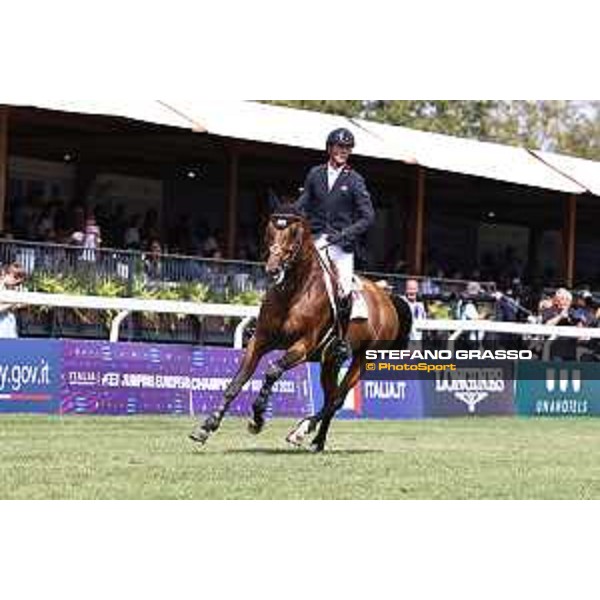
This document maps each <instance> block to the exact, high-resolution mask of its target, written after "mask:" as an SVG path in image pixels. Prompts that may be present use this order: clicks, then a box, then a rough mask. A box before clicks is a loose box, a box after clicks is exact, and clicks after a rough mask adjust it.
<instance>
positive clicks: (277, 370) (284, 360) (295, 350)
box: [248, 340, 308, 435]
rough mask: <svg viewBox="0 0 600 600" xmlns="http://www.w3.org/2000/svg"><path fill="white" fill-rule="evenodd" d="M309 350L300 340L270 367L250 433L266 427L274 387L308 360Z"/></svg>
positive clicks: (254, 412) (256, 402) (253, 411)
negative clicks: (266, 417)
mask: <svg viewBox="0 0 600 600" xmlns="http://www.w3.org/2000/svg"><path fill="white" fill-rule="evenodd" d="M307 348H308V346H307V343H306V341H305V340H300V341H298V342H296V343H295V344H293V345H292V346H290V348H289V349H288V350H287V352H286V353H285V354H284V355H283V356H282V357H281V358H279V359H278V360H277V361H276V362H275V363H274V364H272V365H271V366H270V367H269V369H268V370H267V372H266V373H265V380H264V383H263V386H262V388H261V390H260V392H259V393H258V396H257V398H256V400H255V401H254V403H253V405H252V419H251V420H250V421H249V423H248V431H250V433H252V434H255V435H257V434H259V433H260V432H261V431H262V430H263V428H264V426H265V412H266V411H267V407H268V406H269V398H270V397H271V392H272V391H273V386H274V385H275V383H276V382H277V381H278V380H279V379H280V378H281V377H282V375H283V374H284V373H285V372H286V371H289V370H290V369H293V368H294V367H295V366H297V365H299V364H300V363H302V362H304V361H305V360H306V358H307V357H308V351H307Z"/></svg>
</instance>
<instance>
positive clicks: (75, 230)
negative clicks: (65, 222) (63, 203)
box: [69, 205, 85, 246]
mask: <svg viewBox="0 0 600 600" xmlns="http://www.w3.org/2000/svg"><path fill="white" fill-rule="evenodd" d="M84 240H85V211H84V210H83V206H79V205H78V206H75V207H74V208H73V227H72V231H71V235H70V236H69V243H70V244H73V245H74V246H83V242H84Z"/></svg>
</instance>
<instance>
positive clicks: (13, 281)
mask: <svg viewBox="0 0 600 600" xmlns="http://www.w3.org/2000/svg"><path fill="white" fill-rule="evenodd" d="M24 281H25V272H24V270H23V268H22V267H21V265H19V264H18V263H12V264H10V265H8V266H7V267H4V268H2V270H1V271H0V289H1V290H12V289H14V288H16V287H18V286H20V285H22V284H23V282H24ZM18 308H20V306H19V305H15V304H0V338H5V339H7V338H9V339H12V338H17V337H19V331H18V327H17V319H16V317H15V314H14V312H13V311H14V310H16V309H18Z"/></svg>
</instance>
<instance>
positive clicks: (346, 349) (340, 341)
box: [332, 338, 352, 364]
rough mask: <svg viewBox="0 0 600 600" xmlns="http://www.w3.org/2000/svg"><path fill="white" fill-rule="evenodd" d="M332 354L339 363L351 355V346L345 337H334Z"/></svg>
mask: <svg viewBox="0 0 600 600" xmlns="http://www.w3.org/2000/svg"><path fill="white" fill-rule="evenodd" d="M332 354H333V356H334V358H335V360H336V362H339V363H340V364H342V363H345V362H346V361H347V360H348V359H349V358H351V357H352V348H351V346H350V343H349V342H348V340H347V339H346V338H336V339H335V341H334V343H333V348H332Z"/></svg>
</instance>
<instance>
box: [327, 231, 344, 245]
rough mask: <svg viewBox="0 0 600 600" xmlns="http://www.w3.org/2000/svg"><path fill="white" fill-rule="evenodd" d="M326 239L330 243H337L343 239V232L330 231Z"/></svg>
mask: <svg viewBox="0 0 600 600" xmlns="http://www.w3.org/2000/svg"><path fill="white" fill-rule="evenodd" d="M327 241H328V242H329V243H330V244H339V243H340V242H342V241H344V234H343V233H330V234H329V235H328V236H327Z"/></svg>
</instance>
